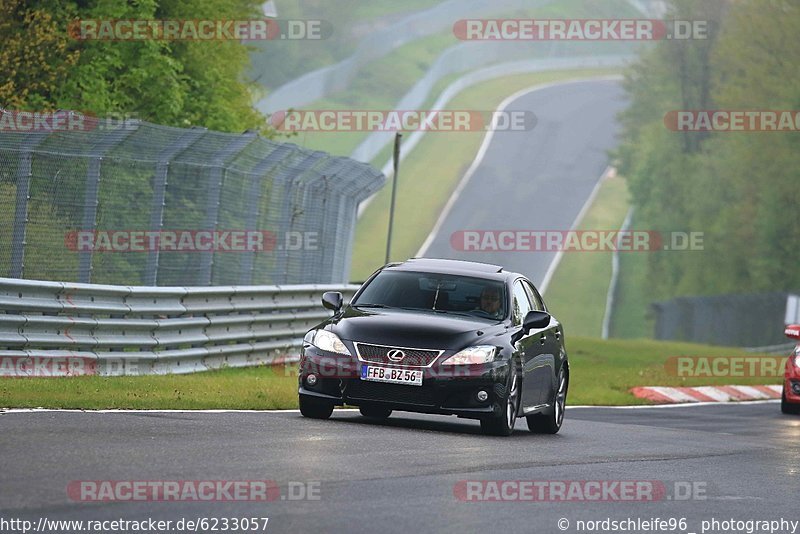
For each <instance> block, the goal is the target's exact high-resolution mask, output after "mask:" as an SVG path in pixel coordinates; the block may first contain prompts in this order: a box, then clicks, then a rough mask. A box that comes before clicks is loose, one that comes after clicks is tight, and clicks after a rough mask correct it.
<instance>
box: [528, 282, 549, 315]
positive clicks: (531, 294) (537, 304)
mask: <svg viewBox="0 0 800 534" xmlns="http://www.w3.org/2000/svg"><path fill="white" fill-rule="evenodd" d="M522 285H523V287H525V291H527V293H528V298H529V299H530V301H531V302H532V303H533V309H534V310H538V311H547V310H546V309H545V307H544V301H542V297H541V295H539V292H538V291H536V288H535V287H533V286H532V285H531V284H529V283H528V282H527V281H526V280H523V281H522Z"/></svg>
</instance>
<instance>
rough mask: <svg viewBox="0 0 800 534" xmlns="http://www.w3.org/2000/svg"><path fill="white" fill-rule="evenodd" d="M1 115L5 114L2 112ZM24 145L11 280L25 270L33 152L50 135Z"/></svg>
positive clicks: (33, 136)
mask: <svg viewBox="0 0 800 534" xmlns="http://www.w3.org/2000/svg"><path fill="white" fill-rule="evenodd" d="M0 113H5V111H4V110H0ZM28 135H29V136H30V137H29V138H28V139H26V140H25V141H24V142H23V143H22V151H21V152H20V156H19V158H20V159H19V165H18V166H17V198H16V201H15V204H14V228H13V230H12V234H11V236H12V237H11V270H10V272H9V274H8V276H9V277H11V278H22V276H23V274H24V270H25V233H26V230H27V226H28V201H29V200H30V198H31V197H30V195H31V177H32V176H33V173H32V170H33V169H32V164H33V151H34V150H35V149H36V147H37V146H39V144H41V143H42V141H44V140H45V139H46V138H47V137H48V136H49V133H35V134H28Z"/></svg>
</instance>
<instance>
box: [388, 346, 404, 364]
mask: <svg viewBox="0 0 800 534" xmlns="http://www.w3.org/2000/svg"><path fill="white" fill-rule="evenodd" d="M386 356H388V357H389V359H390V360H392V361H393V362H399V361H401V360H402V359H403V358H405V357H406V353H405V352H403V351H402V350H400V349H392V350H390V351H389V352H387V353H386Z"/></svg>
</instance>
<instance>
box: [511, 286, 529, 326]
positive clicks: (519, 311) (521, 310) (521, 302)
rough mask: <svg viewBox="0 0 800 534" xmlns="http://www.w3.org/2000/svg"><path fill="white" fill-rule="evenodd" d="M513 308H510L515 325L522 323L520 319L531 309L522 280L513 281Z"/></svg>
mask: <svg viewBox="0 0 800 534" xmlns="http://www.w3.org/2000/svg"><path fill="white" fill-rule="evenodd" d="M513 306H514V309H513V310H511V314H512V318H513V320H514V324H515V325H520V324H522V320H523V319H525V316H526V315H528V312H529V311H531V303H530V301H529V300H528V293H527V292H526V291H525V288H524V287H523V286H522V282H520V281H519V280H517V281H516V282H514V304H513Z"/></svg>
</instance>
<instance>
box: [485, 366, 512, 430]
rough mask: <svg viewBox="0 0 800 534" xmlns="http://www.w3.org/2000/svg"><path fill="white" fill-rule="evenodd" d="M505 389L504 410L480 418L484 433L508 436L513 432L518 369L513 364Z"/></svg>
mask: <svg viewBox="0 0 800 534" xmlns="http://www.w3.org/2000/svg"><path fill="white" fill-rule="evenodd" d="M509 374H510V376H509V378H508V385H507V386H506V391H507V392H508V394H507V395H506V399H505V401H506V402H505V406H504V408H505V409H504V410H502V412H501V413H500V414H499V415H496V416H493V417H491V418H487V419H481V430H482V431H483V433H484V434H489V435H492V436H510V435H511V433H512V432H514V425H515V424H516V422H517V411H518V410H519V391H520V388H519V382H520V380H519V371H518V370H517V368H516V365H515V366H514V371H513V372H512V373H509Z"/></svg>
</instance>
